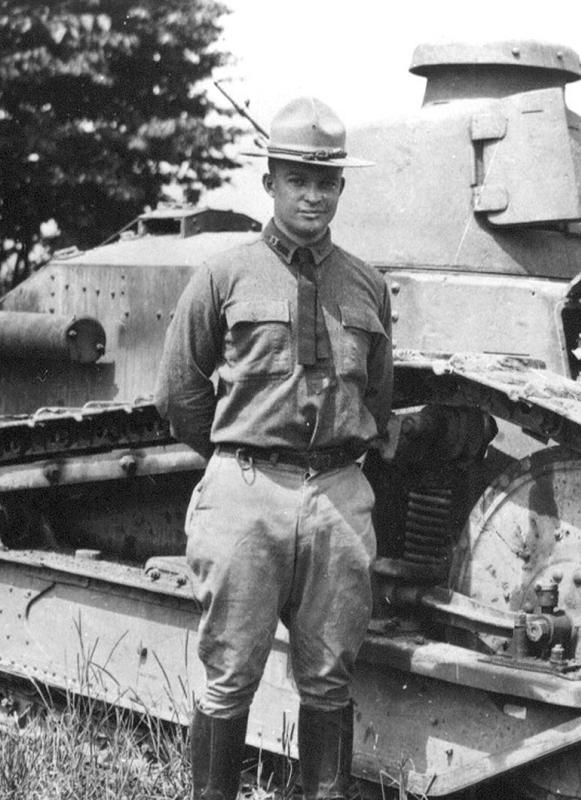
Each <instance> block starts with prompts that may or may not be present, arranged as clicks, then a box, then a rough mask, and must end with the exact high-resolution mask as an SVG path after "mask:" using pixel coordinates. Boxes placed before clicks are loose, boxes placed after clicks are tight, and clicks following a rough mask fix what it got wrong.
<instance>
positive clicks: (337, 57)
mask: <svg viewBox="0 0 581 800" xmlns="http://www.w3.org/2000/svg"><path fill="white" fill-rule="evenodd" d="M224 2H225V3H226V5H227V6H228V7H229V8H230V9H231V11H232V13H231V14H230V15H228V16H226V17H224V35H223V37H222V40H221V42H220V44H221V45H222V46H223V47H224V49H226V50H228V51H230V52H231V53H232V54H233V56H234V57H235V59H236V62H235V63H233V64H231V65H229V66H228V67H225V68H223V69H222V70H221V75H220V77H223V78H228V79H230V78H231V79H232V83H231V85H230V86H231V90H232V93H233V94H235V95H236V99H237V100H238V101H245V100H250V107H249V110H250V113H252V114H253V115H254V116H255V117H256V118H257V119H258V120H259V121H260V122H261V123H262V124H263V125H264V127H267V128H268V125H269V123H270V120H271V118H272V116H273V115H274V113H275V112H276V111H277V109H278V108H280V107H281V106H282V105H284V103H285V102H286V101H287V100H289V99H291V98H292V97H297V96H299V95H304V94H310V95H314V96H317V97H319V98H320V99H321V100H323V101H325V102H327V103H328V104H329V105H330V106H331V107H332V108H334V109H335V110H336V111H337V113H338V114H339V116H340V117H342V119H343V120H344V121H345V122H346V123H347V125H348V126H351V125H357V124H360V123H365V122H369V121H373V120H378V119H384V118H386V117H390V116H392V115H393V114H399V113H405V112H408V111H413V110H415V109H417V108H418V107H419V106H420V104H421V100H422V96H423V89H424V79H423V78H420V77H417V76H413V75H411V74H410V73H408V67H409V65H410V63H411V58H412V54H413V51H414V48H415V46H416V45H418V44H420V43H423V42H432V41H454V40H469V41H475V40H478V41H486V40H488V41H499V40H504V39H540V40H542V41H547V42H555V43H558V44H561V45H565V46H568V47H571V48H573V49H574V50H576V51H577V52H581V0H553V2H547V0H544V1H543V2H540V1H539V0H479V1H478V2H475V1H474V0H462V1H459V0H347V1H345V0H224ZM580 84H581V82H580ZM567 96H568V102H569V105H570V107H571V108H573V110H576V111H578V113H581V85H580V86H575V87H574V88H572V89H570V90H568V95H567Z"/></svg>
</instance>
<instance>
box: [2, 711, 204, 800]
mask: <svg viewBox="0 0 581 800" xmlns="http://www.w3.org/2000/svg"><path fill="white" fill-rule="evenodd" d="M3 706H4V708H3V711H4V714H3V718H4V719H3V724H2V727H1V728H0V800H166V799H167V800H170V799H171V800H186V799H189V797H190V791H191V783H190V767H189V760H188V756H187V754H188V741H187V731H185V729H183V728H181V727H179V726H169V725H166V724H163V723H161V722H160V721H159V720H157V719H155V718H153V717H148V716H145V715H141V716H139V717H136V716H135V715H131V714H129V713H127V712H124V711H122V710H120V709H117V708H107V707H103V706H101V705H98V704H97V703H95V702H93V701H90V700H87V699H79V698H77V697H74V696H72V695H71V696H67V697H66V700H65V703H64V707H60V708H58V707H54V706H53V705H52V704H49V703H48V702H45V701H43V702H42V703H41V704H40V710H38V707H37V709H36V710H35V711H34V713H33V714H32V716H31V717H30V718H24V719H22V718H21V717H19V715H18V712H17V710H16V709H15V710H14V711H11V710H10V699H9V698H5V700H4V701H3Z"/></svg>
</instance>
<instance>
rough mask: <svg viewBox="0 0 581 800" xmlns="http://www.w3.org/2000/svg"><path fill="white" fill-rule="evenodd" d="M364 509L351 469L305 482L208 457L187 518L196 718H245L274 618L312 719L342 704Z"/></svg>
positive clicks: (363, 624)
mask: <svg viewBox="0 0 581 800" xmlns="http://www.w3.org/2000/svg"><path fill="white" fill-rule="evenodd" d="M373 504H374V496H373V492H372V490H371V487H370V486H369V483H368V482H367V479H366V478H365V477H364V475H363V474H362V472H361V470H360V468H359V466H358V465H357V464H351V465H349V466H347V467H343V468H340V469H336V470H331V471H328V472H319V473H313V474H312V473H311V472H305V469H304V468H302V467H295V466H287V465H282V464H277V465H270V464H269V463H268V462H259V463H256V462H254V463H253V462H251V461H250V462H248V461H245V462H242V461H240V460H239V459H237V458H235V457H233V456H230V455H226V454H220V455H214V456H212V458H211V460H210V462H209V464H208V468H207V470H206V473H205V475H204V477H203V478H202V480H201V481H200V483H198V484H197V486H196V487H195V488H194V492H193V495H192V500H191V503H190V506H189V509H188V514H187V519H186V533H187V535H188V546H187V557H188V563H189V565H190V567H191V569H192V571H193V583H194V594H195V596H196V598H197V599H198V601H199V602H200V603H201V605H202V608H203V614H202V620H201V623H200V628H199V655H200V658H201V661H202V663H203V664H204V667H205V670H206V679H207V680H206V686H205V690H204V692H203V693H202V694H201V696H199V697H197V703H198V705H199V707H200V709H201V710H202V711H204V712H205V713H206V714H210V715H214V716H217V717H222V718H228V717H235V716H238V715H240V714H242V713H244V711H246V710H247V709H248V707H249V706H250V703H251V702H252V698H253V696H254V693H255V691H256V689H257V687H258V684H259V682H260V678H261V676H262V673H263V670H264V666H265V663H266V659H267V657H268V654H269V651H270V647H271V644H272V641H273V637H274V634H275V631H276V627H277V624H278V620H279V618H282V619H283V621H284V623H285V625H286V626H287V628H288V630H289V646H290V657H291V665H292V672H293V676H294V679H295V683H296V686H297V689H298V692H299V694H300V699H301V702H302V703H303V704H305V705H310V706H312V707H315V708H319V709H321V710H333V709H336V708H341V707H343V706H345V705H346V704H347V703H348V702H349V699H350V694H349V684H350V680H351V676H352V673H353V667H354V662H355V658H356V656H357V653H358V651H359V648H360V646H361V644H362V642H363V638H364V636H365V632H366V629H367V625H368V622H369V619H370V615H371V586H370V569H371V564H372V562H373V559H374V557H375V549H376V544H375V534H374V530H373V525H372V521H371V511H372V508H373Z"/></svg>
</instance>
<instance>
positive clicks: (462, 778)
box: [405, 717, 581, 797]
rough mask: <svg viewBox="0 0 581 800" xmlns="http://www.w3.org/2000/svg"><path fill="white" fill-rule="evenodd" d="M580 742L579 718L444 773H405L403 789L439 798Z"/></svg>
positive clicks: (419, 794)
mask: <svg viewBox="0 0 581 800" xmlns="http://www.w3.org/2000/svg"><path fill="white" fill-rule="evenodd" d="M580 742H581V717H575V719H572V720H569V721H568V722H563V723H562V724H561V725H556V726H555V727H553V728H548V729H547V730H545V731H541V733H537V734H535V735H534V736H528V737H526V738H524V739H521V740H520V741H518V742H516V743H515V744H513V745H511V746H510V747H507V748H504V749H502V750H497V751H496V752H494V753H490V754H489V755H486V756H482V757H479V758H475V759H474V760H473V761H470V762H469V763H467V764H464V765H462V766H461V767H457V768H455V769H450V770H446V771H445V772H441V773H440V774H438V773H435V772H434V773H432V774H424V773H419V772H415V771H413V770H410V771H409V772H407V773H406V786H405V789H406V791H409V792H411V793H412V794H414V795H417V796H418V797H442V796H445V795H448V794H451V793H452V792H459V791H463V790H464V789H468V788H469V787H471V786H475V785H476V784H478V783H482V782H483V781H486V780H490V778H496V777H498V776H500V775H503V774H505V773H507V772H510V771H511V770H514V769H517V768H518V767H523V766H525V765H526V764H532V763H535V762H536V761H538V760H539V759H540V758H545V757H546V756H550V755H554V754H555V753H558V752H560V751H561V750H564V749H565V748H567V747H571V746H572V745H575V744H579V743H580Z"/></svg>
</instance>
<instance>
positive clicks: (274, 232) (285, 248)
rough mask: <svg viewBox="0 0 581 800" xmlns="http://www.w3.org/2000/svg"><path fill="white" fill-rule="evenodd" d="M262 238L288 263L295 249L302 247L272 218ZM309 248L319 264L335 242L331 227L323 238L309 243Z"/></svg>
mask: <svg viewBox="0 0 581 800" xmlns="http://www.w3.org/2000/svg"><path fill="white" fill-rule="evenodd" d="M262 238H263V239H264V241H265V242H266V244H267V245H268V246H269V247H270V249H271V250H274V252H275V253H276V254H277V256H279V257H280V258H282V259H283V261H286V263H287V264H290V263H291V261H292V260H293V256H294V254H295V251H296V250H297V249H298V248H299V247H301V245H299V244H297V243H296V242H293V240H292V239H289V237H288V236H287V235H286V234H285V233H283V232H282V231H281V230H280V228H279V227H278V226H277V225H276V224H275V222H274V220H273V219H271V220H270V222H269V223H268V224H267V226H266V227H265V229H264V230H263V232H262ZM308 248H309V250H310V251H311V253H312V254H313V260H314V262H315V264H316V265H317V266H318V265H319V264H320V263H321V261H322V260H323V259H324V258H326V257H327V256H328V255H329V253H330V252H331V250H332V249H333V242H332V241H331V232H330V231H329V229H328V228H327V232H326V233H325V235H324V236H323V237H322V238H321V239H319V240H318V241H317V242H315V243H314V244H310V245H308Z"/></svg>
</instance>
